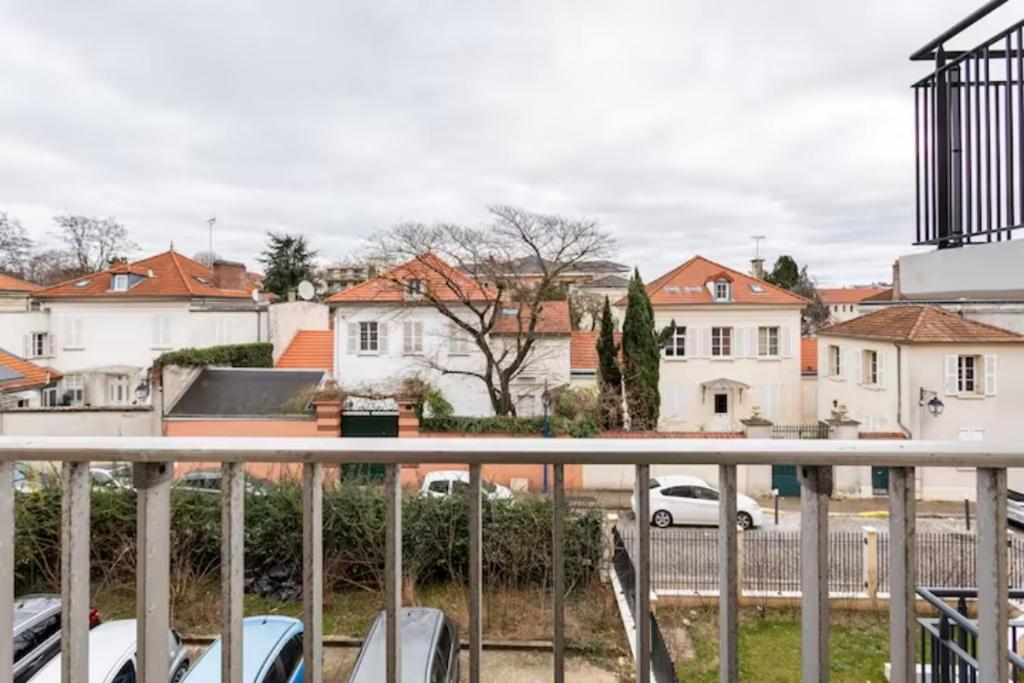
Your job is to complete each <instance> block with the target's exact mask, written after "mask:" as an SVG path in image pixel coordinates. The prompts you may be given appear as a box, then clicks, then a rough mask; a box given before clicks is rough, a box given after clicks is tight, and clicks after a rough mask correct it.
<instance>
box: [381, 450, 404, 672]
mask: <svg viewBox="0 0 1024 683" xmlns="http://www.w3.org/2000/svg"><path fill="white" fill-rule="evenodd" d="M384 497H385V524H386V525H387V529H386V530H385V534H384V535H385V541H384V546H385V557H384V603H385V604H384V612H385V616H384V634H385V638H384V640H385V644H386V646H385V655H386V658H387V663H386V666H385V669H386V671H385V677H384V680H385V682H386V683H399V681H401V680H402V660H401V657H402V655H401V647H402V641H401V631H402V466H401V465H395V464H389V465H387V466H386V467H385V474H384Z"/></svg>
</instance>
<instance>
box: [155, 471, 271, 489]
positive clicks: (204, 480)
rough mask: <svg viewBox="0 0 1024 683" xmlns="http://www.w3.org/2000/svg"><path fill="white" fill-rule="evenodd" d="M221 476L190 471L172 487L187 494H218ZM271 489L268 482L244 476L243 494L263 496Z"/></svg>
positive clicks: (214, 472)
mask: <svg viewBox="0 0 1024 683" xmlns="http://www.w3.org/2000/svg"><path fill="white" fill-rule="evenodd" d="M222 479H223V475H222V474H221V471H220V470H192V471H190V472H186V473H185V474H183V475H181V478H180V479H178V481H176V482H174V487H175V488H177V489H178V490H179V491H185V492H188V493H205V494H219V493H220V488H221V481H222ZM270 488H271V484H270V482H268V481H265V480H263V479H260V478H258V477H252V476H249V475H246V477H245V492H246V493H254V494H256V495H263V494H265V493H266V492H267V491H268V490H269V489H270Z"/></svg>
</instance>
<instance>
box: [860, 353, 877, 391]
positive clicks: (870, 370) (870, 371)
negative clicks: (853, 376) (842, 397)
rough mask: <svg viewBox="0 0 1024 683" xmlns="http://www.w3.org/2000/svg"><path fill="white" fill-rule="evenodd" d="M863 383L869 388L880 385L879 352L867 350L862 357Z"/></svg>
mask: <svg viewBox="0 0 1024 683" xmlns="http://www.w3.org/2000/svg"><path fill="white" fill-rule="evenodd" d="M861 382H863V383H864V384H867V385H869V386H877V385H878V352H877V351H871V350H870V349H868V350H865V351H864V353H863V355H862V357H861Z"/></svg>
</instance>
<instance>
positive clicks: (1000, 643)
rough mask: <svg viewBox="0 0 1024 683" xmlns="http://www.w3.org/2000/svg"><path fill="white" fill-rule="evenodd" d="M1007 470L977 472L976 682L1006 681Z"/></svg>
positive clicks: (987, 468)
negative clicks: (977, 670)
mask: <svg viewBox="0 0 1024 683" xmlns="http://www.w3.org/2000/svg"><path fill="white" fill-rule="evenodd" d="M1006 559H1007V558H1006V470H1005V469H1003V468H991V467H979V468H978V655H977V656H978V667H979V673H978V680H979V681H982V682H983V683H996V681H1002V680H1005V678H1006V667H1007V655H1008V652H1009V649H1008V648H1009V644H1008V639H1007V630H1008V629H1009V617H1008V611H1007V600H1008V594H1007V566H1006Z"/></svg>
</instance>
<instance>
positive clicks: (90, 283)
mask: <svg viewBox="0 0 1024 683" xmlns="http://www.w3.org/2000/svg"><path fill="white" fill-rule="evenodd" d="M115 273H134V274H136V275H140V276H142V280H141V281H140V282H138V283H137V284H135V285H133V286H131V287H130V288H129V289H128V290H127V291H124V292H112V291H110V284H111V279H112V277H113V275H114V274H115ZM251 293H252V286H251V285H246V288H245V289H244V290H241V289H221V288H219V287H216V286H215V285H214V284H213V272H212V271H211V270H210V269H209V268H207V267H206V266H204V265H202V264H201V263H197V262H196V261H193V260H192V259H190V258H188V257H186V256H182V255H181V254H178V253H176V252H175V251H173V250H172V251H165V252H164V253H162V254H157V255H156V256H150V257H149V258H146V259H142V260H141V261H135V262H134V263H131V264H125V263H117V264H114V265H113V266H111V267H110V268H108V269H106V270H103V271H100V272H98V273H90V274H89V275H83V276H82V277H77V278H75V279H73V280H68V281H66V282H61V283H59V284H56V285H53V286H52V287H46V288H44V289H41V290H39V291H37V292H35V296H37V297H40V298H44V299H48V298H62V297H67V298H70V297H75V298H79V297H87V298H96V297H103V298H108V297H109V298H128V299H132V298H142V297H174V298H192V297H211V298H218V299H242V298H249V297H250V296H251Z"/></svg>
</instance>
